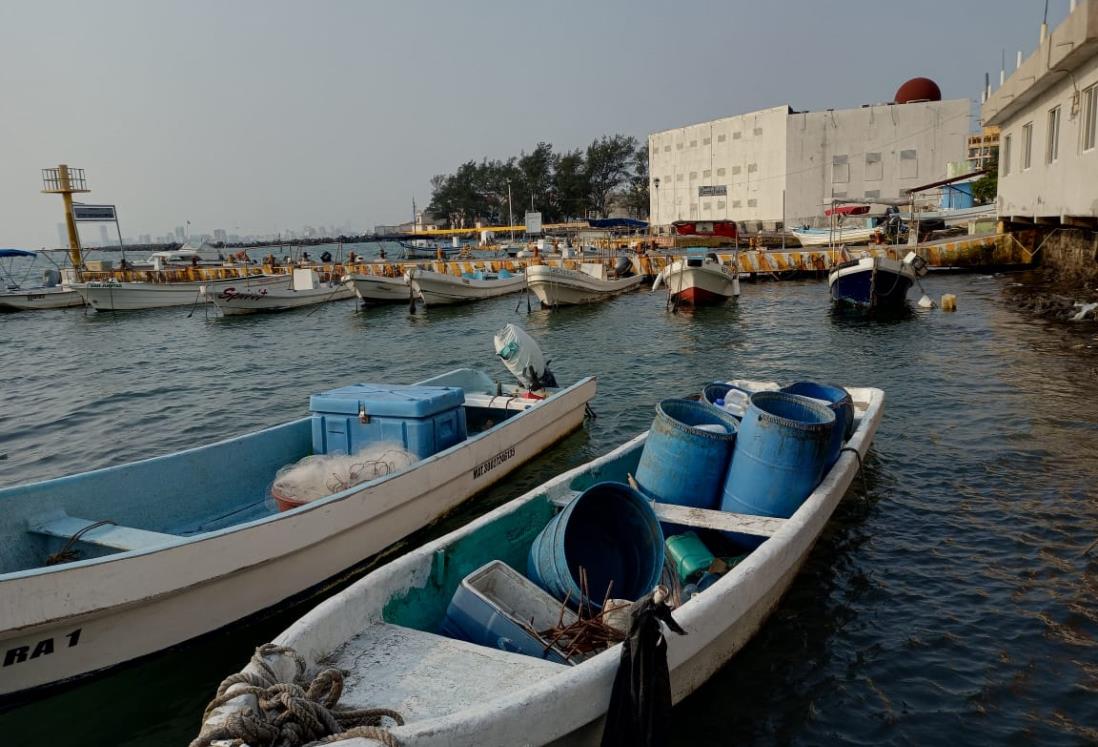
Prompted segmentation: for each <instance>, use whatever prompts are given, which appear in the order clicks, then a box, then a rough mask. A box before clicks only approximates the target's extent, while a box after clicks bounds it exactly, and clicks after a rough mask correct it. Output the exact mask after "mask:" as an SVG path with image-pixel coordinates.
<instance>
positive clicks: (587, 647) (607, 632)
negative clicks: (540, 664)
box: [527, 566, 625, 661]
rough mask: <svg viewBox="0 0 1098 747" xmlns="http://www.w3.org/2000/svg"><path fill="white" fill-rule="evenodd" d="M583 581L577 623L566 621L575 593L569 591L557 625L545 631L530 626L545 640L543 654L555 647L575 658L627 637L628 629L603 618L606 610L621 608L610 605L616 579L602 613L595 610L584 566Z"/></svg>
mask: <svg viewBox="0 0 1098 747" xmlns="http://www.w3.org/2000/svg"><path fill="white" fill-rule="evenodd" d="M579 581H580V583H579V586H580V601H579V608H578V610H577V613H578V614H577V616H576V620H575V622H571V623H569V624H567V625H565V624H564V612H565V610H567V609H568V600H569V598H570V597H571V593H572V592H571V590H569V592H568V593H567V594H565V596H564V601H563V602H561V605H560V617H559V618H558V619H557V624H556V625H555V626H553V627H552V628H549V629H548V630H542V631H535V630H534V629H533V628H531V627H530V626H527V628H528V629H529V631H530V632H532V633H534V634H535V635H536V636H537V637H538V638H540V639H541V640H542V641H545V650H544V651H543V652H542V655H544V654H547V653H549V650H550V649H551V648H553V647H556V649H557V650H558V651H560V652H561V654H562V655H563V656H564V658H565V660H567V661H572V660H573V659H572V657H574V656H577V655H581V656H584V655H588V654H592V653H597V652H599V651H603V650H605V649H608V648H610V647H611V646H613V645H614V644H615V643H620V642H622V641H624V640H625V632H624V631H621V630H618V629H617V628H614V627H612V626H610V625H607V624H606V622H604V620H603V615H604V614H605V613H606V612H611V611H613V610H614V609H618V608H617V607H614V608H610V607H609V602H610V590H611V589H612V588H614V582H613V581H612V580H611V581H610V584H609V585H608V586H607V587H606V594H605V596H603V599H602V607H601V610H602V612H601V613H600V612H596V611H594V610H592V609H591V600H590V597H589V596H588V593H587V569H586V568H584V567H582V566H580V569H579Z"/></svg>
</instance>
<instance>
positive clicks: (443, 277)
mask: <svg viewBox="0 0 1098 747" xmlns="http://www.w3.org/2000/svg"><path fill="white" fill-rule="evenodd" d="M407 276H408V282H409V283H411V285H412V290H414V291H415V294H416V296H418V297H419V299H420V300H421V301H423V304H424V305H425V306H442V305H445V304H455V303H468V302H469V301H480V300H482V299H485V298H495V297H496V296H505V295H507V294H508V293H518V292H519V291H521V290H523V289H524V288H526V276H525V275H523V274H521V273H515V274H512V273H511V272H508V271H507V270H500V271H499V272H491V271H485V270H477V271H476V272H465V273H462V274H461V275H460V276H458V275H450V274H448V273H444V272H433V271H431V270H424V269H422V268H419V267H417V268H414V269H411V270H409V271H408V273H407Z"/></svg>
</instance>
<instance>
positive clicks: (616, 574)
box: [526, 482, 664, 610]
mask: <svg viewBox="0 0 1098 747" xmlns="http://www.w3.org/2000/svg"><path fill="white" fill-rule="evenodd" d="M663 558H664V555H663V532H662V531H661V530H660V523H659V520H658V519H657V518H656V514H655V512H654V511H653V510H652V506H651V505H650V504H649V502H648V501H647V500H646V499H645V497H644V496H643V495H641V494H640V493H638V492H637V491H636V490H633V489H632V488H631V487H629V486H628V485H623V484H621V483H618V482H600V483H598V484H597V485H592V486H591V487H590V488H588V489H587V490H585V491H584V492H583V493H581V494H580V495H579V496H577V497H576V498H575V499H573V500H572V502H571V503H569V504H568V505H567V506H565V508H564V510H563V511H561V512H560V513H559V514H557V515H556V516H554V517H553V518H552V519H551V520H550V521H549V523H548V524H546V525H545V528H544V529H543V530H541V533H540V534H538V536H537V537H536V538H535V539H534V543H533V545H531V546H530V555H529V556H528V557H527V561H526V575H527V576H529V578H530V580H531V581H533V582H534V583H536V584H537V585H538V586H540V587H541V588H543V589H545V590H546V591H547V592H549V593H550V594H552V595H553V596H555V597H556V598H557V599H561V600H563V599H564V598H565V597H567V598H568V602H569V604H570V605H571V606H573V607H578V606H579V603H580V598H581V596H582V593H581V589H580V568H583V569H585V570H586V572H587V591H588V594H589V595H590V598H589V599H588V601H589V603H590V606H591V609H593V610H600V609H601V608H602V600H603V599H604V598H605V597H606V591H607V588H608V587H609V586H610V582H611V581H613V583H614V585H613V588H611V589H610V596H611V597H613V598H615V599H628V600H630V601H636V600H638V599H640V598H641V597H642V596H644V595H645V594H647V593H648V592H650V591H651V590H652V589H653V588H655V586H656V585H657V584H658V583H659V582H660V574H661V573H662V572H663Z"/></svg>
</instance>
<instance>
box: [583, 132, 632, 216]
mask: <svg viewBox="0 0 1098 747" xmlns="http://www.w3.org/2000/svg"><path fill="white" fill-rule="evenodd" d="M636 150H637V139H636V138H635V137H632V136H629V135H613V136H611V137H606V136H605V135H604V136H602V137H601V138H599V139H598V140H596V141H594V142H593V143H591V144H590V145H589V146H587V157H586V159H585V160H586V163H587V182H588V185H587V186H588V199H589V204H590V207H591V209H593V210H595V211H596V212H597V213H598V214H599V215H600V216H601V217H603V218H605V217H606V216H607V214H608V212H609V211H608V210H607V205H608V203H609V197H610V193H611V192H613V191H614V190H615V189H616V188H617V187H618V186H620V185H621V184H622V182H624V181H625V180H626V179H628V178H629V176H630V175H631V166H632V165H633V158H634V154H635V153H636Z"/></svg>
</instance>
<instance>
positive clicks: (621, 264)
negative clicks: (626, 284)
mask: <svg viewBox="0 0 1098 747" xmlns="http://www.w3.org/2000/svg"><path fill="white" fill-rule="evenodd" d="M614 273H615V274H616V275H617V276H618V277H619V278H627V277H629V276H630V275H632V274H633V260H631V259H630V258H629V257H625V256H622V257H618V261H617V262H615V263H614Z"/></svg>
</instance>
